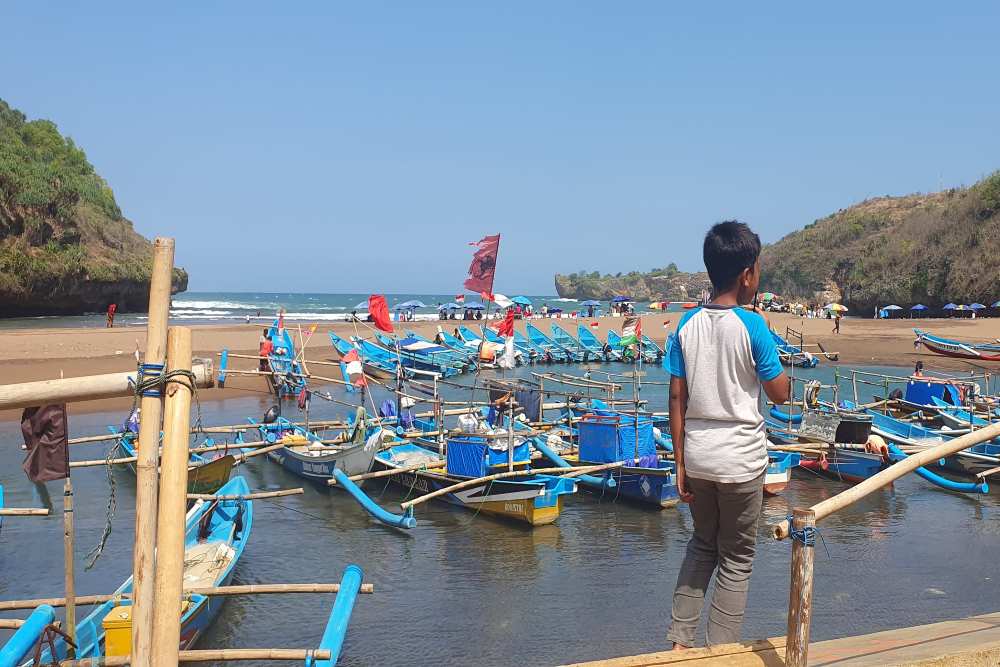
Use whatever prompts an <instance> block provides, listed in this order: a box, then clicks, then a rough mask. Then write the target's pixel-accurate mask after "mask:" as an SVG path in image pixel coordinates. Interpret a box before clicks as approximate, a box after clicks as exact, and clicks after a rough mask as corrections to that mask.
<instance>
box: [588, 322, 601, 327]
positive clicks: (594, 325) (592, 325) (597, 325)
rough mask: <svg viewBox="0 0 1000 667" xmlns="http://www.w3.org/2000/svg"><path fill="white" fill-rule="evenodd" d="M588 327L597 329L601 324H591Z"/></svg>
mask: <svg viewBox="0 0 1000 667" xmlns="http://www.w3.org/2000/svg"><path fill="white" fill-rule="evenodd" d="M590 327H591V328H592V329H599V328H600V327H601V323H600V322H591V323H590Z"/></svg>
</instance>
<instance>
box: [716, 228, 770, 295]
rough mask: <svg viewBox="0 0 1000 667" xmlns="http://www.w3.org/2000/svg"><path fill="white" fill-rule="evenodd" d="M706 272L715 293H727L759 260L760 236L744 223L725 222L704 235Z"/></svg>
mask: <svg viewBox="0 0 1000 667" xmlns="http://www.w3.org/2000/svg"><path fill="white" fill-rule="evenodd" d="M702 254H703V256H704V259H705V269H706V270H707V271H708V278H709V280H711V281H712V286H713V287H714V288H715V290H716V291H717V292H718V291H723V290H728V289H729V288H731V287H732V286H733V283H734V282H735V281H736V279H737V278H738V277H739V275H740V274H741V273H743V269H748V268H750V267H752V266H753V265H754V264H755V263H756V262H757V258H758V257H760V237H759V236H757V235H756V234H755V233H754V232H753V230H751V229H750V227H749V226H747V224H746V223H744V222H739V221H738V220H725V221H724V222H720V223H717V224H715V225H713V226H712V228H711V229H710V230H708V234H705V246H704V249H703V251H702Z"/></svg>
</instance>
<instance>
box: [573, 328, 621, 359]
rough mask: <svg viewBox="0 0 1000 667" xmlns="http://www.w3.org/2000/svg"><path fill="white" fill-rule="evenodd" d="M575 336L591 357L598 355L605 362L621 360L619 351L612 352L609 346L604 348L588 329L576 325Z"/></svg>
mask: <svg viewBox="0 0 1000 667" xmlns="http://www.w3.org/2000/svg"><path fill="white" fill-rule="evenodd" d="M576 336H577V339H578V340H579V341H580V346H581V347H583V348H584V349H586V350H587V351H588V352H590V353H591V354H592V355H595V354H596V355H600V358H602V359H604V360H606V361H620V360H621V358H622V354H621V350H614V349H612V348H611V347H610V346H606V345H605V344H604V343H602V342H601V340H600V339H599V338H598V337H597V336H595V335H594V332H592V331H591V330H590V327H588V326H586V325H584V324H578V325H577V327H576ZM594 358H597V357H594Z"/></svg>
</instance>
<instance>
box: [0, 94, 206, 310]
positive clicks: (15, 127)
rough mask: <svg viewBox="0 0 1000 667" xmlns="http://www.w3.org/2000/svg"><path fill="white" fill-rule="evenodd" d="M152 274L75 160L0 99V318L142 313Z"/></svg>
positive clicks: (63, 140) (179, 278)
mask: <svg viewBox="0 0 1000 667" xmlns="http://www.w3.org/2000/svg"><path fill="white" fill-rule="evenodd" d="M151 267H152V244H151V243H150V242H149V241H147V240H146V239H145V238H143V237H142V236H140V235H139V234H138V233H137V232H136V231H135V230H134V229H133V228H132V223H131V222H130V221H129V220H127V219H126V218H125V217H124V216H123V215H122V213H121V210H120V209H119V208H118V204H117V203H116V202H115V197H114V194H113V193H112V191H111V188H110V187H109V186H108V184H107V183H106V182H105V181H104V179H102V178H101V177H100V176H99V175H98V174H97V173H96V172H95V171H94V167H93V166H92V165H91V164H90V162H88V161H87V156H86V155H85V154H84V152H83V151H82V150H81V149H80V148H78V147H77V146H76V145H75V144H74V143H73V140H72V139H70V138H68V137H63V136H62V135H61V134H59V131H58V130H57V129H56V126H55V124H53V123H51V122H49V121H47V120H33V121H28V120H27V119H26V118H25V116H24V114H23V113H21V112H20V111H18V110H16V109H13V108H11V107H10V106H9V105H8V104H7V103H6V102H4V101H3V100H0V317H17V316H27V315H72V314H80V313H84V312H94V311H103V310H104V309H106V308H107V306H108V304H109V303H117V304H118V309H119V311H142V310H145V309H146V307H147V303H148V295H149V276H150V270H151ZM186 288H187V273H186V272H185V271H184V270H183V269H176V270H175V271H174V280H173V289H174V291H175V292H177V291H183V290H185V289H186Z"/></svg>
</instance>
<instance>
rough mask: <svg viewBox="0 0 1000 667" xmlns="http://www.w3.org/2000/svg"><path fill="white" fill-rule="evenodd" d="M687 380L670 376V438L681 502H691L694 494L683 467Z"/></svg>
mask: <svg viewBox="0 0 1000 667" xmlns="http://www.w3.org/2000/svg"><path fill="white" fill-rule="evenodd" d="M687 404H688V388H687V380H685V379H684V378H679V377H676V376H671V378H670V439H671V440H673V443H674V466H675V468H676V471H677V495H678V496H680V499H681V500H682V501H683V502H686V503H688V502H691V499H692V498H694V495H693V494H692V493H691V492H690V491H688V489H687V479H686V478H685V469H684V419H685V415H686V413H687Z"/></svg>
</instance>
